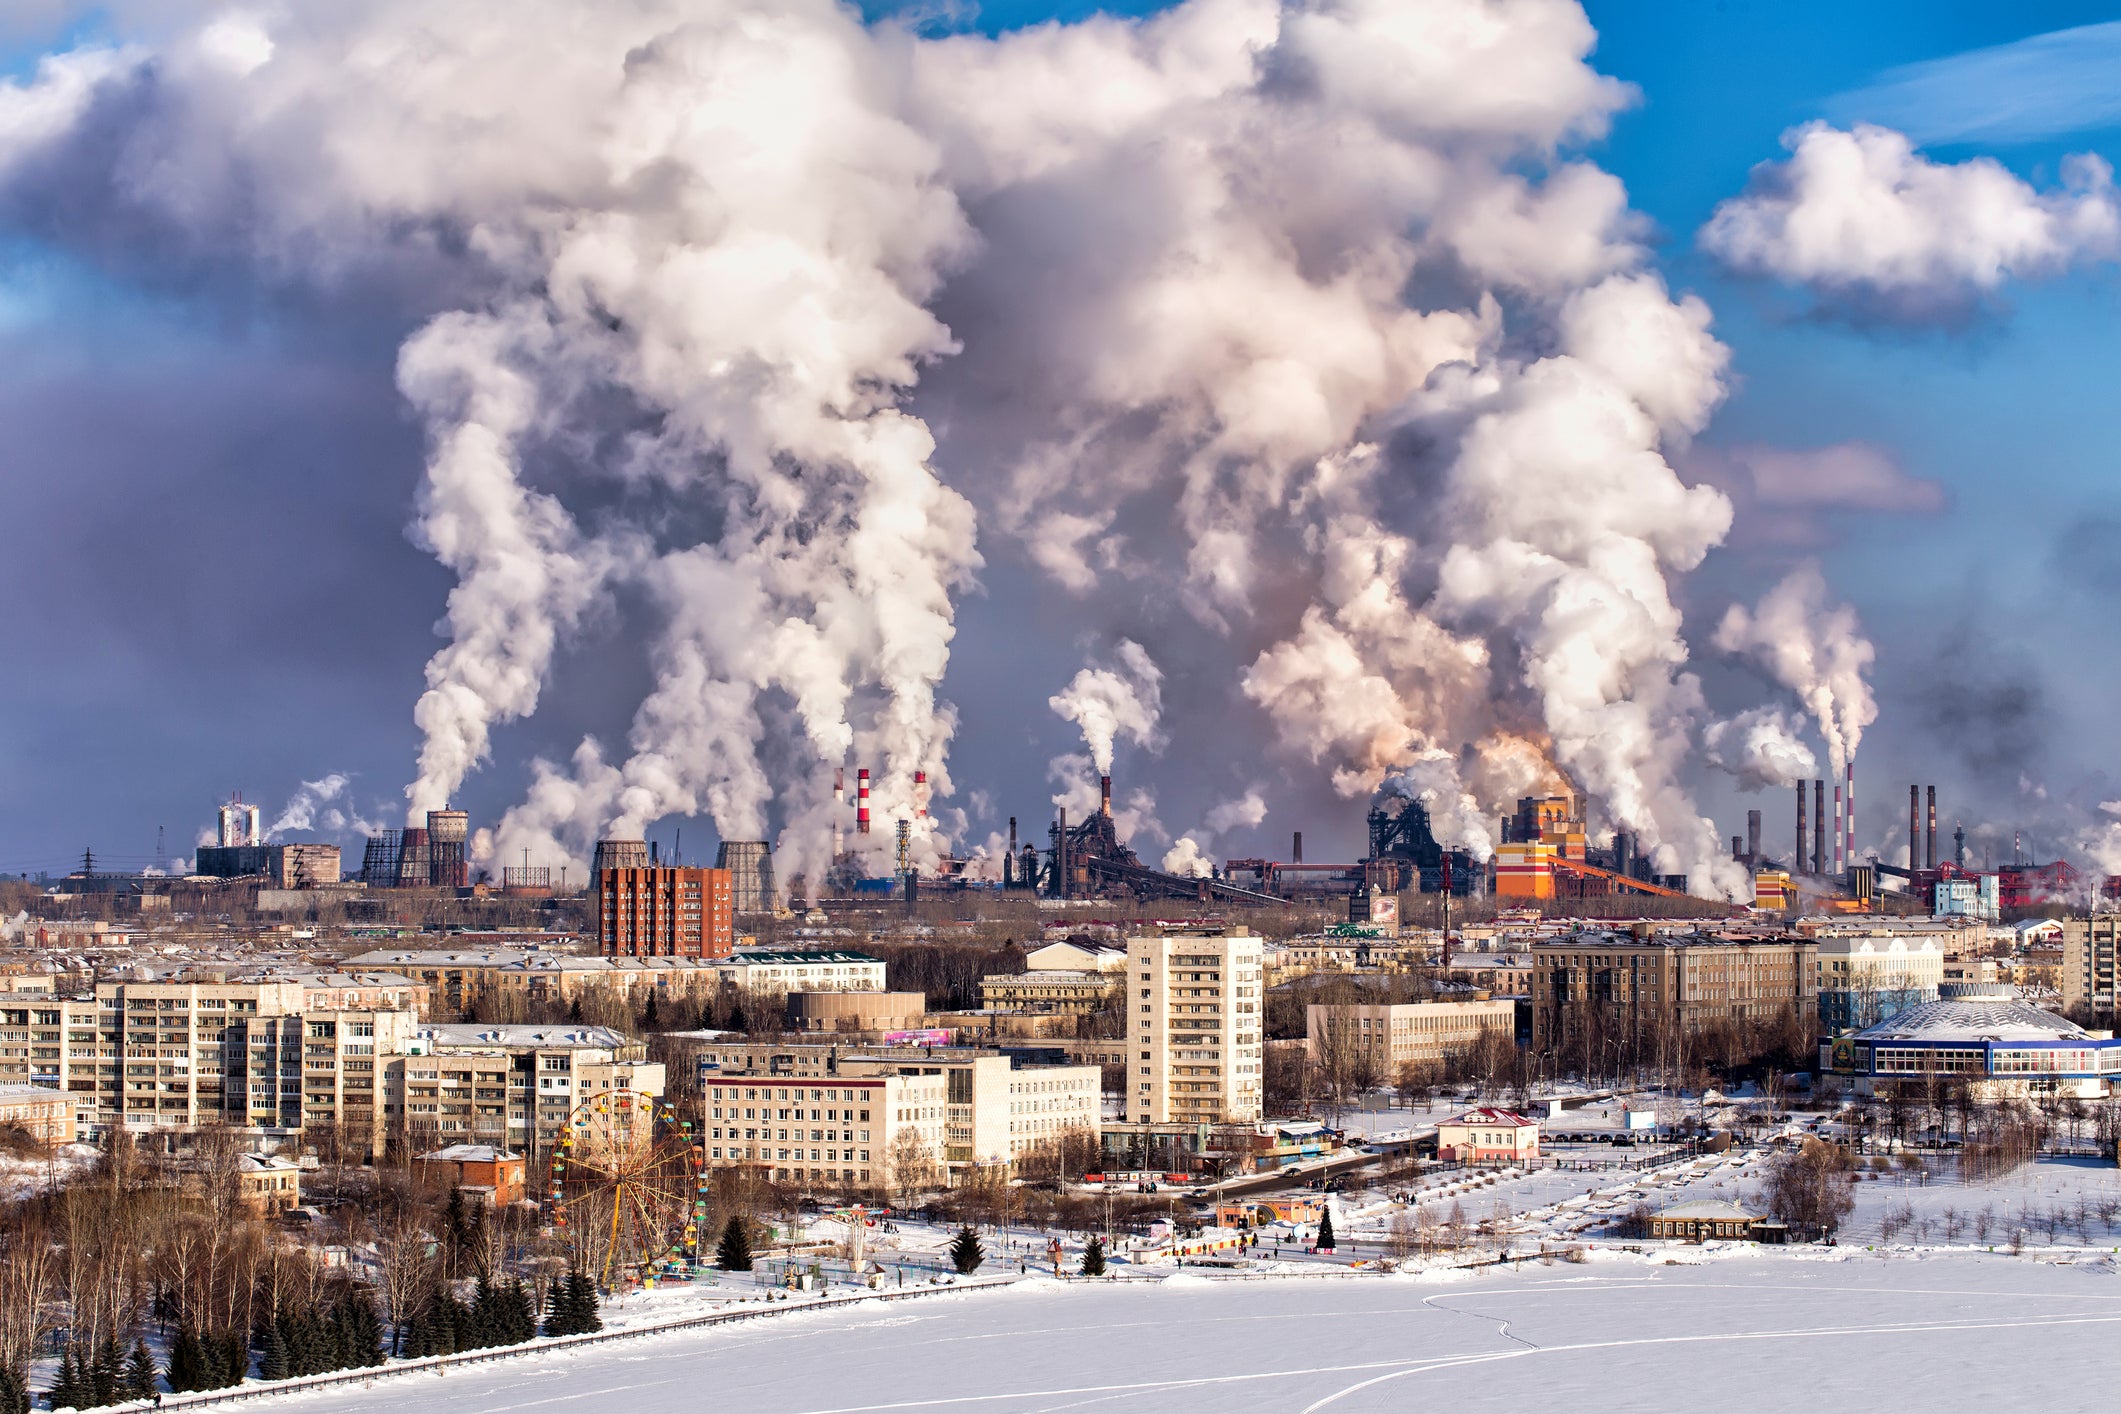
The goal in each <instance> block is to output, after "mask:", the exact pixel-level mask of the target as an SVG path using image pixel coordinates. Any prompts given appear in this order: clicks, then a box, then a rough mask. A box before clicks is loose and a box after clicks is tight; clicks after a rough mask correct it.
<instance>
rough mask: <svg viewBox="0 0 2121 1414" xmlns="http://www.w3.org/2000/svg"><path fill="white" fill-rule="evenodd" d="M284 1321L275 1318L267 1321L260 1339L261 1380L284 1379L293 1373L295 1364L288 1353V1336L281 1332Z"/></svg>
mask: <svg viewBox="0 0 2121 1414" xmlns="http://www.w3.org/2000/svg"><path fill="white" fill-rule="evenodd" d="M281 1327H282V1323H281V1322H280V1321H279V1320H277V1319H275V1320H271V1321H267V1322H266V1323H265V1329H264V1330H263V1331H262V1332H260V1339H259V1341H258V1352H259V1353H258V1378H259V1379H261V1380H284V1379H287V1378H288V1377H289V1376H291V1375H293V1374H294V1372H295V1370H294V1365H293V1364H292V1363H291V1362H290V1361H289V1359H288V1354H287V1337H286V1336H285V1335H283V1334H282V1333H281Z"/></svg>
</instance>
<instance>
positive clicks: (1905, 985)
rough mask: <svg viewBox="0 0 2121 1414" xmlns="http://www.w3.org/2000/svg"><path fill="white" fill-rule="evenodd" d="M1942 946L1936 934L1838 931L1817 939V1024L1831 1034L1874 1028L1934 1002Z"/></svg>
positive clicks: (1939, 979) (1941, 978)
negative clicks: (1902, 1013)
mask: <svg viewBox="0 0 2121 1414" xmlns="http://www.w3.org/2000/svg"><path fill="white" fill-rule="evenodd" d="M1944 965H1945V964H1944V947H1943V945H1942V943H1941V940H1940V937H1939V935H1938V934H1935V933H1920V932H1910V931H1899V932H1893V933H1838V934H1829V935H1826V936H1823V937H1821V938H1820V939H1819V952H1818V963H1817V966H1818V969H1819V1022H1820V1024H1821V1025H1822V1026H1824V1027H1825V1028H1826V1030H1827V1031H1829V1032H1840V1031H1847V1030H1852V1029H1861V1028H1863V1027H1866V1026H1875V1025H1877V1024H1878V1023H1879V1022H1881V1021H1886V1020H1889V1019H1890V1018H1892V1017H1895V1016H1898V1015H1899V1014H1900V1013H1901V1012H1903V1011H1906V1010H1908V1009H1909V1008H1910V1007H1917V1006H1920V1005H1922V1004H1923V1003H1924V1002H1933V1001H1935V1000H1937V988H1938V987H1939V986H1941V985H1942V984H1943V982H1944V980H1945V979H1944Z"/></svg>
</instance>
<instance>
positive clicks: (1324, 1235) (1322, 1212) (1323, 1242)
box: [1318, 1204, 1333, 1252]
mask: <svg viewBox="0 0 2121 1414" xmlns="http://www.w3.org/2000/svg"><path fill="white" fill-rule="evenodd" d="M1318 1250H1319V1251H1321V1252H1331V1251H1332V1250H1333V1210H1332V1209H1331V1208H1329V1207H1326V1206H1325V1205H1324V1204H1320V1205H1319V1218H1318Z"/></svg>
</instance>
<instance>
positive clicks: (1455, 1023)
mask: <svg viewBox="0 0 2121 1414" xmlns="http://www.w3.org/2000/svg"><path fill="white" fill-rule="evenodd" d="M1484 1043H1487V1044H1501V1045H1506V1046H1515V1045H1516V1044H1517V1004H1516V1003H1515V1002H1513V1001H1511V1000H1510V999H1509V998H1508V997H1503V998H1499V999H1496V1000H1491V1001H1484V1002H1407V1003H1401V1004H1398V1005H1390V1006H1355V1005H1346V1006H1334V1005H1325V1006H1321V1005H1313V1006H1308V1007H1305V1008H1304V1045H1305V1049H1306V1050H1307V1051H1308V1052H1309V1054H1310V1057H1311V1059H1312V1060H1314V1061H1318V1062H1321V1063H1326V1062H1329V1061H1333V1062H1337V1061H1349V1062H1359V1063H1360V1064H1361V1065H1363V1066H1364V1067H1366V1068H1367V1069H1368V1070H1369V1073H1370V1074H1371V1076H1373V1077H1374V1078H1375V1079H1376V1080H1377V1081H1379V1082H1381V1083H1386V1084H1389V1083H1391V1082H1392V1081H1393V1080H1395V1079H1397V1078H1398V1076H1399V1073H1400V1071H1401V1070H1402V1068H1404V1067H1407V1066H1417V1067H1422V1068H1437V1069H1440V1068H1441V1067H1442V1066H1443V1064H1444V1062H1445V1061H1447V1060H1449V1059H1452V1058H1454V1057H1461V1056H1465V1055H1468V1054H1470V1053H1471V1052H1473V1051H1475V1050H1477V1049H1479V1047H1480V1046H1481V1045H1482V1044H1484Z"/></svg>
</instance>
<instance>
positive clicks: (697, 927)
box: [597, 865, 736, 957]
mask: <svg viewBox="0 0 2121 1414" xmlns="http://www.w3.org/2000/svg"><path fill="white" fill-rule="evenodd" d="M597 938H598V950H599V951H600V952H602V953H603V955H604V956H606V957H727V956H729V954H730V953H732V952H734V951H735V950H736V908H735V890H734V888H733V887H732V882H731V878H730V874H729V871H728V870H727V869H679V868H672V867H669V866H657V865H650V866H649V867H647V868H645V869H606V870H604V872H603V873H602V874H600V875H598V877H597Z"/></svg>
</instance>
